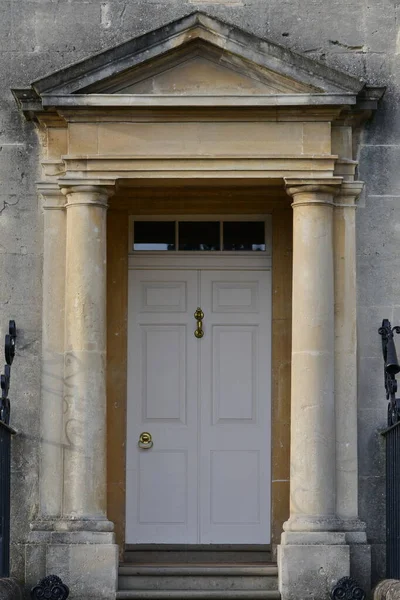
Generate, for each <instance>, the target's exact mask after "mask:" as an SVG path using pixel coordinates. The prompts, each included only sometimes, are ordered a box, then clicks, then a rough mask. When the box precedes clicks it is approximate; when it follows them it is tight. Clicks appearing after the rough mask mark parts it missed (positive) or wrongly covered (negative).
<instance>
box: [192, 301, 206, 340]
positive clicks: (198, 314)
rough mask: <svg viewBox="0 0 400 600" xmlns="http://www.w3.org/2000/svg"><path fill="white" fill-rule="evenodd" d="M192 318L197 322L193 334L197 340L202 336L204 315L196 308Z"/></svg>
mask: <svg viewBox="0 0 400 600" xmlns="http://www.w3.org/2000/svg"><path fill="white" fill-rule="evenodd" d="M194 318H195V319H196V321H197V327H196V329H195V332H194V337H196V338H197V339H198V340H199V339H201V338H202V337H203V335H204V331H203V319H204V313H203V311H202V310H201V308H200V307H197V309H196V312H195V313H194Z"/></svg>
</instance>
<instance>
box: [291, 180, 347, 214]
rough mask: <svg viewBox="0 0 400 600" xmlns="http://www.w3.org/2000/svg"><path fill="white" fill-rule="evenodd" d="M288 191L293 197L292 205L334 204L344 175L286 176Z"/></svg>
mask: <svg viewBox="0 0 400 600" xmlns="http://www.w3.org/2000/svg"><path fill="white" fill-rule="evenodd" d="M284 181H285V189H286V193H287V194H288V195H289V196H292V198H293V204H292V206H293V207H295V206H299V205H308V204H328V205H331V204H333V196H336V195H337V194H338V193H339V190H340V185H341V184H342V182H343V178H342V177H321V178H319V177H318V178H317V177H316V178H304V179H299V178H289V177H285V178H284Z"/></svg>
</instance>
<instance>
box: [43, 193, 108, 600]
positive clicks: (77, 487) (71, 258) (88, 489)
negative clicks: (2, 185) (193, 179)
mask: <svg viewBox="0 0 400 600" xmlns="http://www.w3.org/2000/svg"><path fill="white" fill-rule="evenodd" d="M64 185H65V184H64ZM110 191H112V188H111V190H110V189H109V188H107V187H102V186H100V185H89V184H86V185H85V184H83V185H74V186H69V187H63V188H62V192H63V194H64V195H65V197H66V201H67V202H66V205H65V206H66V244H65V288H64V289H65V297H64V300H65V301H64V303H63V304H64V306H65V331H64V416H63V447H64V453H63V454H64V460H63V484H62V485H63V496H62V513H61V517H60V518H59V519H58V520H56V521H54V524H53V526H52V529H51V531H49V532H48V534H47V537H46V540H44V541H45V543H46V545H45V552H46V556H45V571H46V574H50V573H51V574H55V575H58V576H59V577H61V579H62V580H63V581H64V582H65V583H66V584H67V585H68V586H69V588H70V598H71V599H72V600H78V599H79V600H82V598H85V600H95V599H96V600H101V599H104V600H106V599H107V600H111V599H113V598H115V592H116V586H117V563H118V547H117V546H116V545H115V543H114V542H115V540H114V533H113V524H112V523H111V522H110V521H108V519H107V512H106V511H107V506H106V332H107V323H106V214H107V200H108V197H109V195H110ZM54 476H55V477H56V478H58V477H61V472H60V473H54Z"/></svg>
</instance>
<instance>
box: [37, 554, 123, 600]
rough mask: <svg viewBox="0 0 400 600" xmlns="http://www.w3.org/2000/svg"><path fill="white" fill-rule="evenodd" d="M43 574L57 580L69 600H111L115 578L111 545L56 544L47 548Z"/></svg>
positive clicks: (114, 563) (115, 567)
mask: <svg viewBox="0 0 400 600" xmlns="http://www.w3.org/2000/svg"><path fill="white" fill-rule="evenodd" d="M47 572H48V573H51V574H55V575H57V576H58V577H61V579H62V581H63V582H64V583H65V584H66V585H68V587H69V589H70V596H69V598H70V600H82V599H83V598H84V599H85V600H101V599H104V600H111V599H112V598H114V597H115V593H116V589H117V576H118V546H116V545H115V544H90V543H88V544H60V545H49V546H48V547H47Z"/></svg>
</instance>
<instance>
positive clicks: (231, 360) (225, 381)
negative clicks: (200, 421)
mask: <svg viewBox="0 0 400 600" xmlns="http://www.w3.org/2000/svg"><path fill="white" fill-rule="evenodd" d="M209 334H210V335H211V336H212V344H211V351H212V353H213V356H212V365H213V388H212V403H213V422H214V424H216V423H222V422H225V423H229V422H238V421H246V422H248V421H254V422H255V420H256V404H257V345H258V344H257V342H258V339H257V337H258V336H257V334H258V331H257V326H254V325H252V326H249V325H213V326H212V328H211V331H210V330H209Z"/></svg>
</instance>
